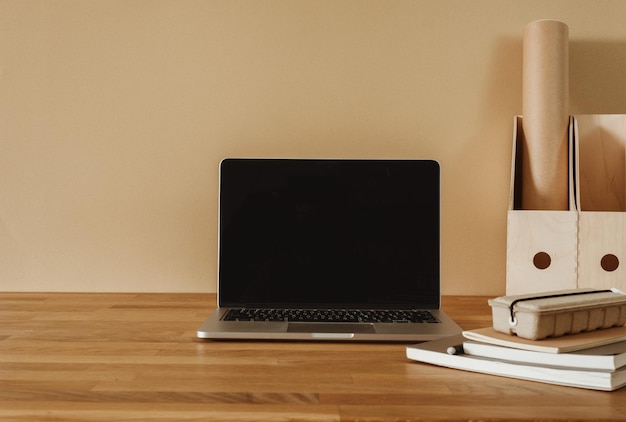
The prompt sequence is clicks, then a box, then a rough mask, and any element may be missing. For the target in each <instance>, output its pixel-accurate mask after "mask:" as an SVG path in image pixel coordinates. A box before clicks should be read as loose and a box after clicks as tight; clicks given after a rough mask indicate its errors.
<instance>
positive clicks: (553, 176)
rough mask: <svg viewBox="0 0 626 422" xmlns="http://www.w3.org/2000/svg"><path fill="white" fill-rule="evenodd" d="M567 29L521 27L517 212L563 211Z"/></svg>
mask: <svg viewBox="0 0 626 422" xmlns="http://www.w3.org/2000/svg"><path fill="white" fill-rule="evenodd" d="M568 37H569V31H568V27H567V25H565V24H564V23H563V22H559V21H554V20H540V21H535V22H531V23H529V24H528V25H526V28H525V29H524V42H523V87H522V88H523V89H522V128H523V142H524V145H523V148H522V208H523V209H528V210H567V209H568V196H569V195H568V140H567V132H568V122H569V44H568Z"/></svg>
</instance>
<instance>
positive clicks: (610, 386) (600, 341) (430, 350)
mask: <svg viewBox="0 0 626 422" xmlns="http://www.w3.org/2000/svg"><path fill="white" fill-rule="evenodd" d="M406 354H407V357H408V358H409V359H412V360H415V361H419V362H424V363H429V364H434V365H440V366H446V367H450V368H456V369H462V370H467V371H472V372H480V373H486V374H492V375H500V376H505V377H510V378H519V379H525V380H531V381H539V382H545V383H550V384H559V385H566V386H572V387H580V388H588V389H593V390H605V391H612V390H616V389H618V388H620V387H622V386H624V385H626V326H622V327H615V328H609V329H604V330H597V331H591V332H585V333H580V334H573V335H566V336H562V337H555V338H547V339H543V340H539V341H533V340H527V339H523V338H520V337H517V336H512V335H507V334H502V333H499V332H497V331H495V330H494V329H493V328H492V327H488V328H482V329H478V330H470V331H464V332H463V333H462V334H460V335H457V336H452V337H447V338H444V339H440V340H435V341H430V342H426V343H420V344H416V345H413V346H409V347H407V350H406Z"/></svg>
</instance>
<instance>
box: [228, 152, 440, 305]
mask: <svg viewBox="0 0 626 422" xmlns="http://www.w3.org/2000/svg"><path fill="white" fill-rule="evenodd" d="M220 185H221V186H220V245H219V302H220V306H255V307H258V306H269V307H274V306H276V307H279V306H280V307H320V306H322V307H348V306H349V307H355V306H358V307H370V308H378V307H396V306H397V307H407V306H415V307H437V306H438V304H439V293H440V291H439V288H440V287H439V286H440V284H439V277H440V273H439V271H440V262H439V249H440V246H439V238H440V234H439V219H440V212H439V203H440V200H439V196H440V192H439V189H440V188H439V186H440V183H439V165H438V164H437V162H435V161H430V160H307V159H226V160H224V161H222V163H221V169H220Z"/></svg>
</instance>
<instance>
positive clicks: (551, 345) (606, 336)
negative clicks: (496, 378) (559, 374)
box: [463, 326, 626, 353]
mask: <svg viewBox="0 0 626 422" xmlns="http://www.w3.org/2000/svg"><path fill="white" fill-rule="evenodd" d="M463 336H464V337H465V338H467V339H469V340H474V341H480V342H483V343H490V344H497V345H499V346H505V347H512V348H515V349H523V350H533V351H536V352H546V353H567V352H575V351H577V350H584V349H588V348H590V347H596V346H604V345H605V344H612V343H617V342H619V341H624V340H626V326H623V327H615V328H607V329H605V330H597V331H589V332H586V333H579V334H572V335H566V336H562V337H555V338H545V339H543V340H528V339H525V338H521V337H517V336H512V335H508V334H504V333H500V332H498V331H496V330H495V329H494V328H493V327H486V328H479V329H477V330H469V331H463Z"/></svg>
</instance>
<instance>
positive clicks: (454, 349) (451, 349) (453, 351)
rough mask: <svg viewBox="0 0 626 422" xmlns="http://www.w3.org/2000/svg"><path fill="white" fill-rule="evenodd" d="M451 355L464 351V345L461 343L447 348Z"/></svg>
mask: <svg viewBox="0 0 626 422" xmlns="http://www.w3.org/2000/svg"><path fill="white" fill-rule="evenodd" d="M446 351H447V352H448V354H449V355H459V354H462V353H463V345H462V344H459V345H458V346H450V347H448V349H447V350H446Z"/></svg>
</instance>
